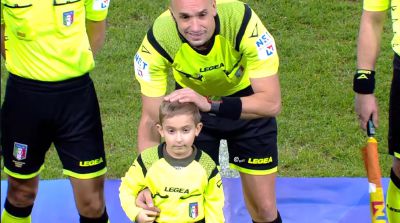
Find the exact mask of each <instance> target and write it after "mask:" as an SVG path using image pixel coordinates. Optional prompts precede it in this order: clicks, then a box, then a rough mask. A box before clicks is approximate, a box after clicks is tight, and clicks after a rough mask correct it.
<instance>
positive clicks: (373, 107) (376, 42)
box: [355, 10, 386, 129]
mask: <svg viewBox="0 0 400 223" xmlns="http://www.w3.org/2000/svg"><path fill="white" fill-rule="evenodd" d="M385 18H386V12H385V11H382V12H371V11H366V10H364V11H363V13H362V16H361V23H360V31H359V34H358V35H359V37H358V43H357V68H358V69H366V70H375V63H376V60H377V58H378V55H379V51H380V41H381V34H382V29H383V24H384V21H385ZM355 110H356V113H357V115H358V117H359V121H360V127H361V128H362V129H366V126H367V122H368V119H369V118H370V116H371V115H372V117H373V122H374V124H375V125H376V126H378V105H377V103H376V98H375V96H374V94H359V93H356V97H355Z"/></svg>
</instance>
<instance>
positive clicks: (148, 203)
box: [135, 188, 160, 216]
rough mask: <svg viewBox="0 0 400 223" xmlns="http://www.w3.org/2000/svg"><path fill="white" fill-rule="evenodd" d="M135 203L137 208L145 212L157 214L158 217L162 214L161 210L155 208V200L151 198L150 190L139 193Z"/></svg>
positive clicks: (146, 189)
mask: <svg viewBox="0 0 400 223" xmlns="http://www.w3.org/2000/svg"><path fill="white" fill-rule="evenodd" d="M135 202H136V206H138V207H140V208H143V209H145V210H149V211H153V212H156V213H157V216H158V215H159V213H160V209H159V208H158V207H155V206H154V203H153V198H152V197H151V192H150V190H149V189H148V188H145V189H143V190H142V191H140V192H139V194H138V196H137V198H136V201H135Z"/></svg>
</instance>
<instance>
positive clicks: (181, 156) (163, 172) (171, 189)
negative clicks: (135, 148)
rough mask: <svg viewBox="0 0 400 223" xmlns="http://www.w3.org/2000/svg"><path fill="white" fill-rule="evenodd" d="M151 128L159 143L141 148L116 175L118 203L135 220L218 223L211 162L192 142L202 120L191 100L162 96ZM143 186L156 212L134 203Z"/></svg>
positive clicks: (218, 193)
mask: <svg viewBox="0 0 400 223" xmlns="http://www.w3.org/2000/svg"><path fill="white" fill-rule="evenodd" d="M159 120H160V123H159V124H157V129H158V132H159V133H160V135H161V136H162V137H163V138H164V140H165V142H164V143H161V144H160V145H158V146H155V147H152V148H149V149H146V150H144V151H143V152H142V153H141V154H140V155H139V156H138V157H137V159H136V160H135V161H134V163H133V165H132V166H131V167H130V168H129V170H128V172H127V173H126V175H125V177H123V178H122V182H121V186H120V188H119V191H120V194H119V197H120V200H121V205H122V208H123V209H124V211H125V213H126V215H127V216H128V217H129V219H130V220H132V221H136V222H137V223H147V222H158V223H166V222H168V223H172V222H173V223H179V222H181V223H184V222H185V223H189V222H206V223H222V222H224V216H223V210H222V208H223V206H224V193H223V187H222V181H221V176H220V174H219V172H218V169H217V166H216V164H215V162H214V161H213V160H212V159H211V158H210V157H209V156H208V155H207V154H206V153H204V152H202V151H201V150H199V149H197V148H196V147H195V146H194V145H193V141H194V139H195V137H196V136H198V134H199V133H200V130H201V128H202V126H203V124H202V123H201V122H200V113H199V109H198V107H197V106H196V105H195V104H194V103H179V102H167V101H164V102H163V103H162V104H161V106H160V110H159ZM145 188H148V189H149V190H150V191H151V194H152V197H153V201H154V205H155V206H156V207H158V208H159V209H160V210H161V212H160V213H158V212H157V211H153V210H145V209H142V208H139V207H137V205H136V204H135V201H136V197H137V195H138V193H139V192H140V191H141V190H143V189H145Z"/></svg>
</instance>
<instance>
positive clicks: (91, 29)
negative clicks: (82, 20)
mask: <svg viewBox="0 0 400 223" xmlns="http://www.w3.org/2000/svg"><path fill="white" fill-rule="evenodd" d="M86 33H87V35H88V37H89V42H90V47H91V48H92V52H93V55H96V53H97V52H99V51H100V49H101V47H102V46H103V44H104V42H105V39H106V20H102V21H92V20H89V19H86Z"/></svg>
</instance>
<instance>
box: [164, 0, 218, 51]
mask: <svg viewBox="0 0 400 223" xmlns="http://www.w3.org/2000/svg"><path fill="white" fill-rule="evenodd" d="M170 10H171V13H172V16H173V17H174V19H175V21H176V23H177V25H178V30H179V32H180V33H181V35H183V36H184V37H185V39H186V40H187V41H188V42H189V44H190V45H191V46H192V47H194V48H197V49H203V48H204V47H205V44H206V43H207V41H209V40H210V39H211V37H212V35H213V34H214V30H215V21H214V16H216V15H217V10H216V6H215V0H171V7H170Z"/></svg>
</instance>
